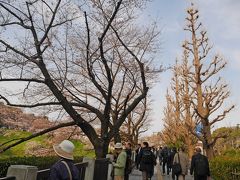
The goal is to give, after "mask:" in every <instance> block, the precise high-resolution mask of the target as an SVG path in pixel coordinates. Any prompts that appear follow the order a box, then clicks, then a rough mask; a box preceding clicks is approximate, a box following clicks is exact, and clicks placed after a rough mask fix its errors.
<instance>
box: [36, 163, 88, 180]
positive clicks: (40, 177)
mask: <svg viewBox="0 0 240 180" xmlns="http://www.w3.org/2000/svg"><path fill="white" fill-rule="evenodd" d="M75 166H76V167H77V168H78V170H79V175H80V180H84V177H85V171H86V168H87V166H88V162H84V163H76V164H75ZM49 175H50V169H43V170H40V171H38V173H37V180H46V179H48V177H49Z"/></svg>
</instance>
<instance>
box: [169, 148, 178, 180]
mask: <svg viewBox="0 0 240 180" xmlns="http://www.w3.org/2000/svg"><path fill="white" fill-rule="evenodd" d="M176 153H177V148H176V147H173V148H172V150H171V154H170V163H171V169H172V179H173V180H175V177H176V175H175V173H174V171H173V160H174V156H175V154H176Z"/></svg>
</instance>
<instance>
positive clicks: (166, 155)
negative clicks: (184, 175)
mask: <svg viewBox="0 0 240 180" xmlns="http://www.w3.org/2000/svg"><path fill="white" fill-rule="evenodd" d="M161 156H162V173H163V175H164V174H165V166H167V175H169V172H170V151H169V149H168V148H167V146H165V147H164V148H163V150H162V152H161Z"/></svg>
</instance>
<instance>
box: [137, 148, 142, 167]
mask: <svg viewBox="0 0 240 180" xmlns="http://www.w3.org/2000/svg"><path fill="white" fill-rule="evenodd" d="M141 148H142V147H141V144H138V145H137V149H136V150H135V164H136V168H137V169H139V163H140V162H139V154H140V151H141Z"/></svg>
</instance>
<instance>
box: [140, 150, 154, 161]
mask: <svg viewBox="0 0 240 180" xmlns="http://www.w3.org/2000/svg"><path fill="white" fill-rule="evenodd" d="M153 156H154V155H153V153H152V151H151V150H143V152H142V158H141V162H143V163H144V164H153V163H154V159H155V158H154V157H153Z"/></svg>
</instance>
